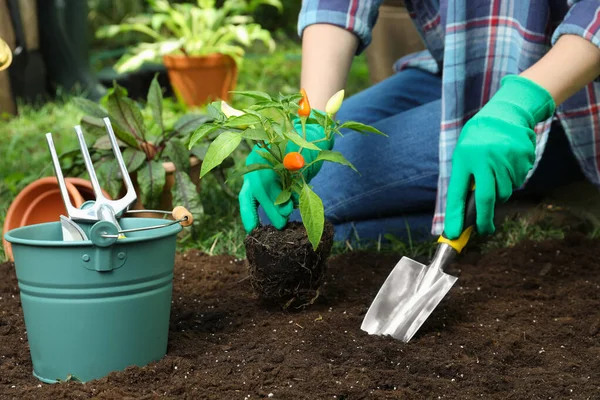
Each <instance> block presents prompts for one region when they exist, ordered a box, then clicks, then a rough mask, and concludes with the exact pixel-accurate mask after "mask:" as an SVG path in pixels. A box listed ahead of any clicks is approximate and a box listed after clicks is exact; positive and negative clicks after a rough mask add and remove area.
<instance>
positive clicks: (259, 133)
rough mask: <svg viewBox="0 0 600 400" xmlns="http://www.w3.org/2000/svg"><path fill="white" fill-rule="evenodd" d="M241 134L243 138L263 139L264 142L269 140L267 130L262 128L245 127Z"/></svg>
mask: <svg viewBox="0 0 600 400" xmlns="http://www.w3.org/2000/svg"><path fill="white" fill-rule="evenodd" d="M241 135H242V137H243V138H244V139H250V140H255V141H259V140H264V141H265V142H268V141H269V135H267V132H266V131H265V130H264V129H260V128H254V129H252V128H250V129H246V130H245V131H243V132H242V133H241Z"/></svg>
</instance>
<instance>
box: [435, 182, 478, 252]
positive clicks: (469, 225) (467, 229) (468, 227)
mask: <svg viewBox="0 0 600 400" xmlns="http://www.w3.org/2000/svg"><path fill="white" fill-rule="evenodd" d="M476 223H477V210H476V209H475V185H472V186H471V190H469V193H467V204H466V206H465V216H464V223H463V232H462V233H461V234H460V236H459V237H458V239H454V240H450V239H448V237H447V236H446V233H445V232H442V235H441V236H440V237H439V239H438V243H447V244H448V245H450V246H451V247H452V248H453V249H454V250H456V252H457V253H460V252H461V251H462V249H463V248H464V247H465V246H466V245H467V243H468V242H469V239H470V238H471V234H472V233H473V229H474V228H475V225H476Z"/></svg>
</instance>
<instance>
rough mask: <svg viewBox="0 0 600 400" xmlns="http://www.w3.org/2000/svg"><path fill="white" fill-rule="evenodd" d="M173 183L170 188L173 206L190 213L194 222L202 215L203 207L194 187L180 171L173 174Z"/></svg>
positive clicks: (185, 174) (187, 176) (188, 178)
mask: <svg viewBox="0 0 600 400" xmlns="http://www.w3.org/2000/svg"><path fill="white" fill-rule="evenodd" d="M174 177H175V182H174V183H173V187H172V188H171V194H172V195H173V206H184V207H185V208H187V210H188V211H189V212H190V213H192V215H193V216H194V220H195V221H197V220H198V217H200V216H201V215H202V214H204V206H203V205H202V201H201V199H200V195H199V194H198V190H197V188H196V185H194V183H193V182H192V180H191V179H190V177H189V175H188V174H187V173H185V171H182V170H180V169H177V170H175V172H174Z"/></svg>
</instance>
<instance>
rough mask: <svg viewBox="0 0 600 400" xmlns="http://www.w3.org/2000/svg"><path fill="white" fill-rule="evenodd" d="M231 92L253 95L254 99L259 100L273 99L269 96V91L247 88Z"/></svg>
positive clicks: (247, 95)
mask: <svg viewBox="0 0 600 400" xmlns="http://www.w3.org/2000/svg"><path fill="white" fill-rule="evenodd" d="M230 93H232V94H239V95H240V96H246V97H251V98H253V99H257V100H269V101H272V100H273V99H272V98H271V96H269V94H268V93H264V92H258V91H253V90H247V91H236V90H234V91H231V92H230Z"/></svg>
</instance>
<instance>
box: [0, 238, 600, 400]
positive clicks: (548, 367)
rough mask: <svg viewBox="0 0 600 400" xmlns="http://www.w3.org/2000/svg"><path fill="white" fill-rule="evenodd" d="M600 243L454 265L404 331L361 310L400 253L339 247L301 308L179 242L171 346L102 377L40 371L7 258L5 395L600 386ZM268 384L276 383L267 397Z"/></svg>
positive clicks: (476, 393) (499, 395)
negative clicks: (414, 326)
mask: <svg viewBox="0 0 600 400" xmlns="http://www.w3.org/2000/svg"><path fill="white" fill-rule="evenodd" d="M599 256H600V247H599V246H598V241H591V240H587V239H585V238H584V237H582V236H578V235H571V236H570V237H569V238H568V239H566V240H564V241H553V242H544V243H537V244H536V243H523V244H522V245H520V246H519V247H517V248H513V249H506V250H499V251H495V252H493V253H489V254H486V255H483V256H479V255H478V254H475V253H473V252H471V253H467V254H465V255H464V256H463V257H461V259H459V260H457V262H456V264H454V265H453V266H452V268H451V270H449V272H450V273H453V274H457V275H458V276H459V280H458V282H457V284H456V285H455V286H454V287H453V289H452V290H451V292H450V293H449V295H448V296H447V297H446V298H445V299H444V300H443V301H442V303H440V305H439V306H438V308H437V309H436V310H435V311H434V312H433V314H432V315H431V316H430V318H429V320H428V321H427V322H426V323H425V325H424V326H423V327H422V329H421V330H420V331H419V332H418V333H417V335H416V336H415V337H414V338H413V340H411V341H410V342H409V343H407V344H404V343H402V342H399V341H395V340H392V339H389V338H383V337H376V336H369V335H367V334H366V333H364V332H362V331H361V330H360V324H361V321H362V317H363V315H364V313H365V312H366V310H367V308H368V306H369V304H370V302H371V301H372V299H373V297H374V296H375V294H376V293H377V291H378V289H379V287H380V285H381V284H382V283H383V281H384V280H385V277H386V276H387V274H388V273H389V271H390V269H391V268H392V267H393V266H394V265H395V263H396V262H397V260H398V257H399V255H383V254H367V253H349V254H345V255H342V256H336V257H333V258H332V259H331V262H330V265H329V270H328V273H327V275H326V279H325V284H324V287H323V290H322V291H321V295H320V297H319V298H318V299H317V301H316V302H315V303H314V304H313V305H312V306H311V307H308V308H306V309H304V310H302V311H296V312H289V311H288V312H286V311H283V310H281V309H280V308H277V307H270V308H268V307H266V306H264V305H261V303H260V302H258V301H257V299H256V298H255V295H254V294H253V293H254V292H253V291H252V288H251V286H250V284H249V282H248V279H245V278H246V277H247V274H246V268H245V262H244V261H243V260H235V259H233V258H231V257H222V256H215V257H210V256H207V255H204V254H198V253H196V252H190V253H188V254H186V255H182V256H178V259H177V265H176V271H175V272H176V273H175V292H174V298H173V300H174V302H173V313H172V323H171V332H170V341H169V349H168V355H167V356H166V357H164V359H162V360H161V361H159V362H157V363H154V364H152V365H149V366H146V367H144V368H138V367H131V368H129V369H128V370H127V371H125V372H118V373H113V374H111V375H110V376H109V377H106V378H103V379H101V380H98V381H94V382H89V383H87V384H81V383H77V382H67V383H63V384H55V385H46V384H41V383H40V382H38V381H37V380H36V379H35V378H34V377H33V376H32V375H31V369H32V367H31V362H30V359H29V353H28V347H27V336H26V332H25V327H24V324H23V318H22V315H21V308H20V306H19V292H18V287H17V282H16V278H15V276H14V267H13V266H12V264H9V263H7V264H3V265H0V276H2V279H0V398H1V399H47V398H48V399H49V398H52V399H58V398H61V399H75V398H77V399H79V398H92V397H96V398H100V399H127V398H136V399H142V398H143V399H151V398H158V397H165V398H174V399H240V400H241V399H257V398H273V399H294V400H295V399H338V400H339V399H350V400H355V399H440V398H441V399H475V398H483V399H598V398H600V309H599V305H600V257H599ZM269 396H270V397H269Z"/></svg>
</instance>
